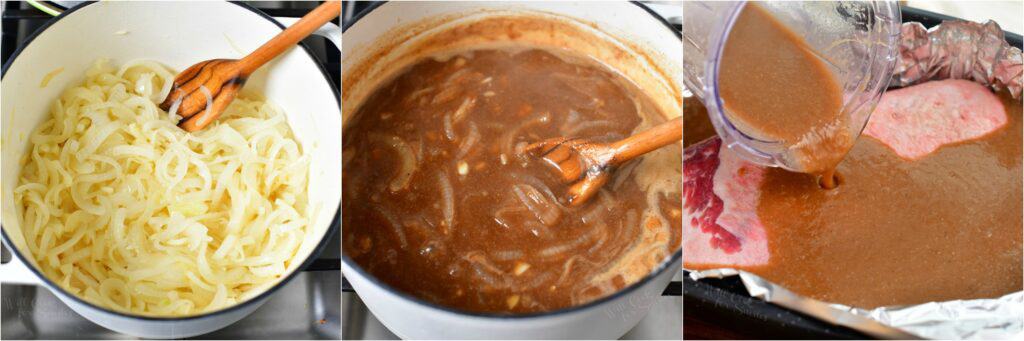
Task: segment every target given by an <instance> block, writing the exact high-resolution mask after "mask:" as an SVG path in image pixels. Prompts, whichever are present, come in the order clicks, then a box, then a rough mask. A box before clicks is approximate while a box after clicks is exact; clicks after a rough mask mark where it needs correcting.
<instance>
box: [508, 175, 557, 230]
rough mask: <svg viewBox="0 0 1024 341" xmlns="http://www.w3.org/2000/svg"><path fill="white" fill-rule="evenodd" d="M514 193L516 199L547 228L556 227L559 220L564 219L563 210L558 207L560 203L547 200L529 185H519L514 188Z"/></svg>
mask: <svg viewBox="0 0 1024 341" xmlns="http://www.w3.org/2000/svg"><path fill="white" fill-rule="evenodd" d="M512 192H513V193H515V195H516V198H518V199H519V201H520V202H522V203H523V205H524V206H526V208H527V209H529V210H530V212H532V213H533V215H534V216H536V217H537V220H540V222H541V223H543V224H544V225H545V226H548V227H550V226H554V225H555V224H558V221H559V219H561V218H562V210H561V208H560V207H559V205H558V202H552V201H550V200H549V199H548V198H545V197H544V195H543V194H541V193H540V191H538V190H537V189H536V188H534V187H533V186H530V185H527V184H517V185H515V186H512Z"/></svg>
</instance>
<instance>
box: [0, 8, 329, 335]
mask: <svg viewBox="0 0 1024 341" xmlns="http://www.w3.org/2000/svg"><path fill="white" fill-rule="evenodd" d="M288 21H289V22H288V23H294V20H288ZM283 28H284V26H283V25H282V24H281V23H279V22H277V21H275V20H274V19H273V18H271V17H269V16H267V15H265V14H263V13H261V12H259V11H257V10H255V9H253V8H251V7H249V6H247V5H244V4H239V3H229V2H187V3H181V2H174V1H163V2H134V1H133V2H98V3H84V4H80V5H78V6H76V7H74V8H71V9H68V10H67V11H65V12H64V13H63V14H61V15H60V16H58V17H56V18H54V19H51V20H50V21H49V22H47V24H46V25H45V26H44V27H43V28H41V29H40V30H39V31H37V32H36V33H35V34H34V35H33V36H32V37H30V38H29V39H28V41H27V42H26V43H25V44H24V45H23V46H21V47H20V48H19V50H17V51H16V52H15V54H14V57H13V58H12V59H11V60H10V61H9V62H8V63H7V64H5V65H4V66H3V78H2V81H0V112H2V120H0V150H2V159H0V160H2V184H0V189H2V191H0V195H2V221H0V222H2V226H3V242H4V244H5V245H7V247H8V248H9V249H10V250H11V251H12V253H13V254H14V256H15V257H14V258H15V259H14V261H13V262H11V263H8V264H4V265H3V266H2V267H0V280H2V281H4V282H5V283H36V284H40V285H42V286H44V287H46V288H47V289H49V290H50V291H51V292H53V293H54V294H55V295H56V296H57V297H58V298H60V299H61V300H62V301H63V302H64V303H66V304H67V305H68V306H69V307H70V308H71V309H72V310H74V311H75V312H77V313H78V314H80V315H82V316H83V317H85V318H87V319H89V320H90V321H93V322H95V323H97V324H99V325H101V326H103V327H106V328H109V329H111V330H114V331H117V332H120V333H124V334H129V335H133V336H139V337H148V338H181V337H189V336H195V335H200V334H204V333H208V332H211V331H214V330H217V329H220V328H222V327H225V326H227V325H229V324H231V323H234V322H235V321H238V320H239V319H241V318H243V317H245V316H246V315H248V314H249V313H251V312H253V311H254V310H256V308H258V307H259V306H260V305H261V304H263V303H264V302H265V301H266V300H267V299H268V297H269V296H270V295H271V294H273V292H274V291H276V290H277V289H278V288H280V287H282V286H284V284H285V283H287V282H288V281H289V280H291V279H292V278H294V277H295V275H296V273H297V272H298V270H300V269H301V268H302V267H304V266H306V265H307V264H308V263H309V262H310V261H312V260H313V259H315V258H316V256H317V254H318V253H319V252H320V250H321V249H322V248H323V247H324V245H325V244H326V243H327V241H328V240H330V236H331V235H332V234H333V233H337V232H336V231H335V230H337V227H336V226H335V227H332V225H331V222H332V220H333V218H334V217H335V215H336V213H337V210H338V207H339V205H340V203H341V178H340V176H339V174H341V158H340V156H341V140H340V139H339V137H338V135H339V134H340V133H339V132H340V130H341V116H340V113H339V106H340V103H339V100H340V95H339V93H338V90H337V89H335V87H334V85H333V84H332V83H331V81H330V79H329V78H328V75H327V73H326V71H325V70H324V69H323V68H322V67H321V65H320V63H319V62H317V60H316V58H315V57H313V56H312V55H311V54H310V53H309V51H308V48H307V47H306V46H304V45H300V46H296V47H295V48H293V49H291V50H289V51H287V52H286V53H284V54H282V55H281V56H279V57H278V58H276V59H274V60H272V61H271V62H269V63H268V64H267V65H265V66H264V67H263V68H261V69H260V71H258V72H256V74H254V75H253V77H251V78H250V79H249V81H248V82H247V84H246V85H245V89H246V90H247V91H254V92H257V93H261V94H263V95H265V96H266V98H267V100H268V101H270V102H273V103H275V104H276V105H278V106H280V107H281V108H282V109H283V110H284V112H286V116H287V121H288V124H289V125H290V126H291V128H292V130H293V132H294V133H295V136H296V138H297V139H298V140H299V142H300V144H301V145H302V147H303V148H304V149H305V150H306V151H307V152H308V153H309V154H310V155H311V157H312V161H311V167H310V169H311V171H310V172H311V173H310V177H309V182H310V184H309V192H308V193H309V201H310V202H309V207H310V208H311V212H312V213H311V217H310V219H311V221H312V224H311V226H310V228H311V234H310V236H309V237H308V240H307V241H306V242H304V243H303V244H302V246H301V247H300V250H299V252H298V255H297V256H296V259H295V261H294V262H293V264H292V266H291V268H290V269H289V272H288V274H287V275H286V276H285V277H284V278H282V279H281V280H280V281H279V282H278V283H277V284H275V285H274V286H272V287H270V288H269V289H267V290H266V291H265V292H263V293H261V294H259V295H257V296H256V297H254V298H252V299H250V300H247V301H245V302H241V303H238V304H236V305H234V306H231V307H228V308H225V309H222V310H218V311H214V312H210V313H205V314H201V315H194V316H187V317H180V318H164V317H147V316H138V315H133V314H125V313H121V312H116V311H113V310H110V309H106V308H103V307H99V306H97V305H94V304H92V303H89V302H86V301H84V300H82V299H81V298H78V297H76V296H74V295H71V294H70V293H68V292H67V291H65V290H64V289H61V288H60V287H59V286H57V285H56V284H55V283H54V282H52V281H51V280H49V279H47V278H44V277H43V276H42V275H41V273H40V272H39V271H38V270H37V269H36V268H35V265H34V264H35V262H34V260H32V259H31V256H30V254H29V253H28V252H27V249H26V248H25V243H24V240H23V238H22V237H21V233H20V225H19V218H18V215H17V210H16V206H15V203H14V198H13V192H12V190H13V189H14V188H15V186H16V184H17V181H18V175H19V172H20V168H21V165H20V162H18V160H21V159H22V156H23V155H24V154H25V153H26V152H27V151H28V149H29V141H28V136H29V134H30V133H31V132H32V130H33V129H35V128H36V127H37V126H38V125H39V124H40V123H42V122H43V121H44V120H45V119H47V117H48V115H49V108H50V106H51V104H52V103H53V101H54V100H56V99H57V98H58V97H59V95H60V93H61V92H62V91H63V90H64V89H66V88H67V87H69V86H73V85H74V84H77V83H79V82H81V81H82V79H83V78H84V74H85V71H86V70H87V69H88V68H89V67H90V66H91V65H92V64H93V62H94V61H95V60H97V59H100V58H107V59H110V60H111V61H112V63H114V65H117V64H120V63H124V62H127V61H130V60H133V59H151V60H155V61H158V62H161V63H163V64H165V65H167V66H170V67H171V68H173V69H176V70H182V69H184V68H186V67H188V66H189V65H192V64H194V63H196V62H199V61H202V60H207V59H213V58H241V57H242V56H244V55H245V54H246V53H248V51H252V50H254V49H255V48H256V47H258V46H260V45H261V44H262V43H264V42H266V41H267V40H269V39H270V38H271V37H273V36H274V35H276V34H277V33H279V32H281V30H282V29H283ZM329 31H333V35H334V39H331V41H333V42H335V43H336V44H337V43H338V42H340V28H338V27H337V26H336V25H334V26H333V30H332V29H331V27H325V28H322V29H321V32H322V33H324V32H329ZM61 68H63V70H62V71H60V72H59V73H57V74H56V76H54V77H53V78H52V79H51V80H50V81H49V83H48V84H47V85H46V86H45V87H44V86H41V80H42V78H43V77H44V76H46V75H47V74H48V73H51V72H53V71H55V70H59V69H61Z"/></svg>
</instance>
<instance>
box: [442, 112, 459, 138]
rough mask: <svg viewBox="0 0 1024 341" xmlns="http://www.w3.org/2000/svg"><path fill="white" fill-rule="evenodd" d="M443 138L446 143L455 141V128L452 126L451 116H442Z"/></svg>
mask: <svg viewBox="0 0 1024 341" xmlns="http://www.w3.org/2000/svg"><path fill="white" fill-rule="evenodd" d="M443 121H444V137H446V138H448V141H455V138H456V136H455V127H454V126H453V125H452V116H451V115H447V114H446V115H444V120H443Z"/></svg>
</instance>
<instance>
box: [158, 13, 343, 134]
mask: <svg viewBox="0 0 1024 341" xmlns="http://www.w3.org/2000/svg"><path fill="white" fill-rule="evenodd" d="M339 15H341V2H340V1H328V2H325V3H324V4H323V5H320V6H319V7H317V8H316V9H314V10H313V11H312V12H309V14H306V16H304V17H302V19H299V21H297V22H295V24H294V25H292V26H291V27H288V28H287V29H285V30H284V31H282V32H281V33H279V34H278V35H277V36H275V37H274V38H273V39H270V41H268V42H267V43H266V44H263V46H260V47H259V48H257V49H256V51H252V53H250V54H249V55H247V56H245V57H244V58H242V59H211V60H207V61H203V62H199V63H198V64H195V65H192V66H191V67H189V68H188V69H185V71H182V72H181V73H179V74H178V76H177V77H175V78H174V87H173V88H172V89H171V92H170V93H169V94H167V98H166V99H164V102H163V103H161V104H160V108H161V109H163V110H167V111H171V108H172V107H174V106H175V103H178V105H177V112H176V114H177V115H178V116H181V117H182V119H181V122H178V126H179V127H181V128H182V129H185V130H186V131H190V132H192V131H197V130H200V129H203V127H206V126H207V125H209V124H210V123H211V122H213V120H215V119H217V117H218V116H220V114H221V113H222V112H224V109H225V108H227V107H228V104H230V103H231V100H233V99H235V95H237V94H238V91H239V90H241V88H242V85H244V84H245V81H246V80H247V79H248V78H249V76H250V75H252V73H253V72H255V71H256V69H259V68H260V66H263V64H266V63H267V62H268V61H270V60H271V59H274V57H277V55H279V54H281V53H282V52H284V51H285V50H287V49H288V48H290V47H292V46H293V45H295V43H298V42H299V41H301V40H302V39H305V38H306V37H308V36H309V35H310V34H312V33H313V31H316V29H317V28H319V27H320V26H323V25H324V24H326V23H327V22H329V21H331V20H333V19H334V18H337V17H338V16H339ZM207 103H210V107H207Z"/></svg>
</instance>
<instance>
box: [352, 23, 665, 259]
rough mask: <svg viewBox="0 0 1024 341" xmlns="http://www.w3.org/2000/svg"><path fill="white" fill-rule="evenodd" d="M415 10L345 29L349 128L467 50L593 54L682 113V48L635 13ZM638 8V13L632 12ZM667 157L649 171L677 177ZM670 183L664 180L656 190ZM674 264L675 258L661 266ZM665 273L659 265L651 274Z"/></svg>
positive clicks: (649, 181)
mask: <svg viewBox="0 0 1024 341" xmlns="http://www.w3.org/2000/svg"><path fill="white" fill-rule="evenodd" d="M416 6H417V5H415V4H410V3H388V4H385V5H383V6H381V7H380V8H377V9H375V10H374V11H373V12H370V13H369V14H368V15H367V17H364V18H363V19H361V21H359V22H357V24H356V25H354V26H351V27H349V29H348V31H346V33H345V45H344V46H343V55H344V56H345V59H344V60H343V80H342V82H343V86H342V88H343V91H342V94H343V101H342V106H343V109H342V115H343V120H344V122H343V125H344V127H345V128H346V129H347V128H348V127H349V125H350V124H352V122H353V121H355V120H353V119H352V118H353V115H355V114H356V113H357V112H358V111H359V109H360V106H362V105H363V104H364V102H366V101H367V100H368V98H370V96H371V95H372V93H373V92H374V91H376V90H377V88H379V87H381V86H382V85H384V84H388V83H389V82H390V81H392V80H394V79H395V78H396V77H398V76H399V75H400V74H402V73H404V72H405V71H407V70H408V69H409V68H410V67H411V66H412V65H414V64H416V63H418V62H420V61H422V60H424V59H425V58H430V57H434V58H437V57H438V56H442V57H441V58H442V59H444V57H446V56H455V55H458V54H460V53H462V52H466V51H472V50H488V49H501V48H507V47H509V46H514V47H516V48H519V47H528V48H539V49H543V50H556V51H570V52H571V53H572V54H575V55H581V56H586V57H589V58H591V59H593V60H594V61H597V62H599V63H600V64H603V65H604V66H605V67H607V68H608V69H610V70H613V71H614V72H616V73H618V74H619V75H621V76H623V77H624V78H626V79H627V80H629V81H630V82H632V83H634V85H636V87H637V88H638V89H639V90H640V91H642V92H644V93H645V94H646V95H647V97H648V98H650V99H651V100H652V101H653V102H654V105H655V106H656V108H657V112H658V113H660V114H661V115H663V116H665V118H672V117H676V116H679V115H681V113H682V111H681V98H682V93H681V80H680V78H679V77H681V72H677V71H676V70H679V66H680V61H681V60H682V59H681V52H682V47H681V45H680V41H679V38H678V37H677V36H675V35H673V34H672V33H671V31H670V29H668V28H666V27H665V26H661V27H660V28H657V29H656V30H648V31H639V30H637V31H630V30H629V28H628V27H629V23H627V21H630V19H627V17H629V15H623V16H622V17H615V18H606V17H601V16H595V17H594V18H583V19H581V18H577V17H570V16H567V15H563V14H560V11H566V10H568V9H567V8H558V7H557V6H556V7H544V6H537V7H530V8H523V7H529V6H518V5H517V6H504V5H501V4H496V5H473V6H466V5H465V4H454V5H452V6H439V7H442V8H444V9H443V10H441V11H440V12H434V13H430V15H429V16H423V17H419V18H418V19H419V20H418V21H412V18H409V17H408V15H405V14H406V13H420V12H418V11H417V10H418V9H419V8H417V7H416ZM437 7H438V6H437V4H436V3H435V4H432V6H431V7H430V8H424V9H431V10H434V11H437V9H436V8H437ZM621 10H622V13H628V14H631V15H636V17H635V18H633V21H634V22H639V23H643V22H646V23H650V22H655V23H656V24H657V25H661V23H660V22H657V21H655V20H653V18H652V17H651V16H650V14H648V13H646V12H643V11H642V10H641V9H640V8H639V7H637V6H633V5H630V4H626V6H623V8H621ZM633 10H635V11H639V13H634V12H631V11H633ZM613 11H614V10H613ZM607 12H611V11H609V8H604V9H603V10H602V11H598V12H597V13H607ZM417 15H418V14H414V15H413V16H417ZM590 20H607V21H590ZM390 22H401V23H406V24H400V25H396V26H394V27H387V26H386V23H390ZM410 22H411V23H410ZM364 23H365V24H364ZM638 26H643V25H642V24H641V25H638ZM652 32H653V33H652ZM666 46H669V47H666ZM664 160H669V161H668V162H672V161H671V160H675V162H676V163H677V164H676V165H672V164H671V163H669V164H667V165H666V164H660V165H659V166H656V167H650V168H657V167H662V169H664V170H672V169H673V167H674V166H675V167H676V168H675V170H676V171H677V172H678V171H679V168H681V159H680V157H679V156H678V155H675V156H670V157H667V158H664ZM649 173H653V174H649V175H651V176H648V177H646V178H644V179H641V180H638V181H640V182H645V181H646V183H647V184H653V183H655V182H657V181H656V180H654V179H655V178H658V177H660V176H664V175H667V174H666V172H661V173H660V174H659V173H658V172H649ZM668 173H671V172H668ZM680 181H681V176H679V177H677V179H674V182H673V181H668V186H669V187H671V186H675V185H679V186H681V184H680ZM665 185H666V183H664V182H662V183H659V184H658V185H656V186H665ZM679 186H676V188H678V187H679ZM676 248H677V249H678V246H677V247H676ZM676 252H678V251H676ZM348 259H349V258H346V261H347V260H348ZM669 259H671V254H670V255H669V257H666V258H665V259H663V260H662V261H661V264H662V265H664V264H665V263H666V262H668V260H669ZM350 265H353V266H356V265H355V264H350ZM660 269H661V267H654V268H653V269H651V270H650V271H651V272H657V271H658V270H660Z"/></svg>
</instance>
